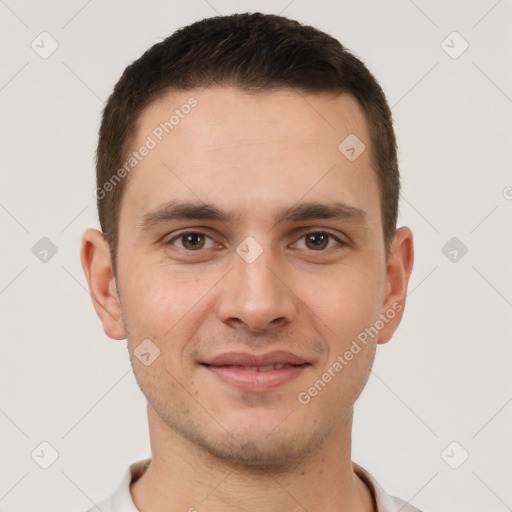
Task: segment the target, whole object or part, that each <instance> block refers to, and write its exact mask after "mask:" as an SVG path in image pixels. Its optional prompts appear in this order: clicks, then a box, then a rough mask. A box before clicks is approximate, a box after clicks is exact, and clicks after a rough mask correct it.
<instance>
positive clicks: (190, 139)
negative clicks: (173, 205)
mask: <svg viewBox="0 0 512 512" xmlns="http://www.w3.org/2000/svg"><path fill="white" fill-rule="evenodd" d="M137 125H138V127H137V132H136V137H135V142H134V145H133V149H134V150H138V149H139V148H141V147H143V146H145V145H146V146H151V149H150V150H149V151H147V152H145V153H147V154H146V156H144V158H142V159H141V160H140V162H138V163H137V165H136V167H135V168H134V170H133V171H132V172H131V174H130V177H129V181H128V183H127V187H126V190H125V191H124V194H123V196H124V198H123V208H122V213H123V210H124V209H125V206H127V205H129V206H130V216H131V217H133V218H135V217H138V218H141V217H142V216H144V215H145V214H146V213H147V211H148V209H150V208H154V206H155V205H157V204H164V203H166V202H169V201H171V200H176V199H185V198H188V199H191V200H195V201H196V202H197V201H204V202H206V203H209V204H216V205H218V207H219V208H222V209H226V210H228V209H229V210H230V211H233V212H234V213H240V215H242V213H243V217H244V218H246V217H247V213H248V212H253V214H254V213H256V212H259V214H260V215H262V214H263V212H266V211H272V212H273V211H275V210H276V207H287V206H290V205H291V204H293V203H297V202H299V201H300V200H301V199H307V200H308V201H316V202H322V201H328V202H332V200H334V199H336V200H339V201H343V202H344V203H346V204H347V205H351V206H354V207H359V208H361V209H362V208H364V209H365V210H368V211H367V213H368V216H369V217H372V215H373V216H377V217H378V218H380V214H379V207H378V206H379V200H378V196H379V192H378V185H377V180H376V174H375V171H374V169H373V168H372V165H371V158H370V140H369V131H368V126H367V122H366V117H365V114H364V111H363V110H362V108H361V107H360V105H359V103H358V102H357V100H356V99H355V98H354V97H352V96H351V95H348V94H327V93H321V94H304V93H301V92H299V91H297V90H294V89H284V90H273V91H265V92H258V93H247V92H244V91H241V90H239V89H236V88H221V87H219V88H208V89H202V90H191V91H171V92H169V93H167V94H165V95H164V96H163V97H161V98H159V99H158V100H156V101H154V102H153V103H151V104H150V105H149V106H148V107H147V108H146V109H145V110H144V111H143V112H142V114H141V115H140V117H139V120H138V123H137ZM347 137H348V139H347ZM353 137H356V139H354V138H353ZM346 140H348V141H349V142H350V144H348V145H349V146H350V145H351V146H354V141H355V144H356V145H355V146H354V147H355V150H356V151H358V152H359V151H360V150H361V148H362V147H365V149H364V150H363V151H362V153H361V154H360V155H359V156H358V157H357V158H356V159H355V160H354V159H349V158H347V155H346V154H344V153H343V151H342V150H344V149H346V147H345V146H346V145H347V144H345V145H344V141H346ZM340 144H341V149H340ZM358 144H359V146H358ZM362 144H364V146H362ZM349 149H350V148H349ZM349 156H350V154H349ZM126 198H128V199H129V200H125V199H126Z"/></svg>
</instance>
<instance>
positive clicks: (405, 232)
mask: <svg viewBox="0 0 512 512" xmlns="http://www.w3.org/2000/svg"><path fill="white" fill-rule="evenodd" d="M413 265H414V245H413V235H412V231H411V230H410V229H409V228H408V227H401V228H399V229H397V231H396V233H395V236H394V238H393V242H392V244H391V248H390V251H389V259H388V264H387V279H386V290H385V298H384V302H383V305H382V315H384V327H383V329H382V330H381V331H380V332H379V341H378V342H379V343H380V344H384V343H387V342H388V341H389V340H390V339H391V337H392V335H393V333H394V332H395V330H396V329H397V327H398V325H399V324H400V322H401V320H402V317H403V314H404V309H405V301H406V297H407V288H408V284H409V278H410V276H411V272H412V268H413Z"/></svg>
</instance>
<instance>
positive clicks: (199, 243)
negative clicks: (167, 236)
mask: <svg viewBox="0 0 512 512" xmlns="http://www.w3.org/2000/svg"><path fill="white" fill-rule="evenodd" d="M205 239H209V240H210V241H211V242H212V244H211V245H210V246H209V247H205ZM175 240H181V241H182V244H181V246H178V247H180V248H181V249H185V250H187V251H197V250H199V249H210V248H211V247H213V240H212V239H211V238H210V237H209V236H208V235H205V234H204V233H199V232H197V231H187V232H186V233H181V234H180V235H178V236H175V237H174V238H172V239H171V240H169V241H168V242H167V243H168V244H169V245H175V244H174V241H175Z"/></svg>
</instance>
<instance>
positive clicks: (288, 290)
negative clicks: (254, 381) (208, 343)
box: [217, 248, 299, 333]
mask: <svg viewBox="0 0 512 512" xmlns="http://www.w3.org/2000/svg"><path fill="white" fill-rule="evenodd" d="M233 266H234V268H232V270H231V271H230V272H229V273H228V275H227V276H226V279H223V280H222V282H221V284H222V287H221V292H220V295H219V304H218V310H217V311H218V315H219V317H220V319H221V321H222V322H224V323H225V324H226V325H228V326H229V327H232V328H237V329H247V330H250V331H252V332H258V333H263V332H265V331H275V330H276V329H279V330H282V328H283V327H286V326H288V325H289V324H290V323H291V322H293V320H294V318H295V316H296V314H297V309H298V308H297V306H298V303H299V299H298V297H296V296H295V294H294V293H293V291H292V286H291V283H290V282H289V279H290V278H288V279H287V275H286V273H285V272H284V270H283V266H282V265H279V262H278V261H277V259H276V258H274V256H273V254H272V251H271V249H268V248H266V249H264V250H263V251H262V252H261V254H260V255H259V256H258V257H257V258H256V259H255V260H254V261H252V262H251V261H250V259H249V260H246V259H244V258H243V257H241V256H239V254H238V253H236V254H234V255H233Z"/></svg>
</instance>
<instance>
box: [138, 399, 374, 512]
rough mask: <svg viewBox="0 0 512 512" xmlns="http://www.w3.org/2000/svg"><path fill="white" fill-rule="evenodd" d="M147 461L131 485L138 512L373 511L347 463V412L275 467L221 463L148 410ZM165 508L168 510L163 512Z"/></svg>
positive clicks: (349, 420) (349, 426)
mask: <svg viewBox="0 0 512 512" xmlns="http://www.w3.org/2000/svg"><path fill="white" fill-rule="evenodd" d="M148 419H149V426H150V438H151V450H152V453H153V457H152V459H151V463H150V465H149V467H148V469H147V471H146V472H145V473H144V474H143V475H142V476H141V477H140V478H139V479H138V480H137V481H136V482H134V483H133V484H132V485H131V489H130V490H131V494H132V498H133V501H134V503H135V506H136V507H137V508H138V509H139V510H151V511H154V512H160V511H164V510H165V511H166V512H174V511H191V512H194V511H201V512H202V511H208V512H217V511H219V512H220V511H222V512H235V511H239V510H240V508H241V505H242V504H243V509H244V510H246V511H248V512H260V511H261V512H263V511H265V512H268V511H269V510H279V511H280V512H292V511H297V510H324V511H326V512H328V511H333V512H334V511H336V512H349V511H350V512H373V511H374V510H375V508H374V503H373V498H372V496H371V493H370V491H369V489H368V487H367V486H366V484H364V483H363V482H362V481H361V480H360V478H359V477H358V476H357V475H356V474H355V473H354V470H353V467H352V461H351V450H350V448H351V429H352V411H351V412H350V414H347V417H346V418H345V420H344V421H343V422H342V424H340V425H338V427H337V428H336V429H335V431H333V432H332V433H331V435H330V436H329V437H328V438H327V439H325V440H324V442H323V443H322V444H321V445H320V446H319V447H318V448H317V449H316V450H315V452H314V453H310V454H307V455H305V456H303V457H300V458H298V459H294V460H293V461H289V462H287V463H286V464H281V465H279V466H276V465H273V466H250V465H249V466H248V465H244V464H239V463H234V462H231V461H226V460H220V459H219V458H218V457H215V456H214V455H212V454H210V453H208V452H206V451H205V450H203V449H202V448H200V447H198V446H197V445H195V444H193V443H192V442H190V441H189V440H188V439H186V438H184V437H183V436H182V435H181V434H179V433H177V432H175V431H174V430H172V429H170V428H169V427H168V426H167V425H166V424H165V423H164V422H163V421H162V420H161V419H160V417H159V416H158V415H157V414H156V413H155V412H154V411H153V410H152V409H151V408H150V407H149V406H148ZM169 504H172V508H169Z"/></svg>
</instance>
